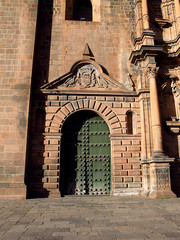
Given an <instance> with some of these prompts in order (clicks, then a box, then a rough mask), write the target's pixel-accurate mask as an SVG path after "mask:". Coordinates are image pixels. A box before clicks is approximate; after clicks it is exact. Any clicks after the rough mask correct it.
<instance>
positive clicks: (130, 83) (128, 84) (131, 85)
mask: <svg viewBox="0 0 180 240" xmlns="http://www.w3.org/2000/svg"><path fill="white" fill-rule="evenodd" d="M125 86H126V87H127V88H128V89H129V90H131V91H134V90H135V89H134V82H133V79H132V75H131V74H128V77H127V80H126V82H125Z"/></svg>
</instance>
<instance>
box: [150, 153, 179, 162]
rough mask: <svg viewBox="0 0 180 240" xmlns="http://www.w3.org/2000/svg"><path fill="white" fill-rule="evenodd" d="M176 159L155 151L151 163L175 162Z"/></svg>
mask: <svg viewBox="0 0 180 240" xmlns="http://www.w3.org/2000/svg"><path fill="white" fill-rule="evenodd" d="M173 161H174V158H169V157H168V156H167V155H166V154H165V153H164V152H163V151H154V152H153V154H152V157H151V161H150V162H173Z"/></svg>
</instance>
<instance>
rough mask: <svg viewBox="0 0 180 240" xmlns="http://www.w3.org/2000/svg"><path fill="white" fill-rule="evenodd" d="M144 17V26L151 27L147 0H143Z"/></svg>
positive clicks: (145, 27)
mask: <svg viewBox="0 0 180 240" xmlns="http://www.w3.org/2000/svg"><path fill="white" fill-rule="evenodd" d="M142 17H143V28H144V29H149V28H150V27H149V14H148V4H147V0H142Z"/></svg>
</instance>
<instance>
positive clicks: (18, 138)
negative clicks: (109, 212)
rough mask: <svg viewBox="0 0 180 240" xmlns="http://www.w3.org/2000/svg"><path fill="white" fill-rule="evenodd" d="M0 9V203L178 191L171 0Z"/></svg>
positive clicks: (179, 16) (177, 37)
mask: <svg viewBox="0 0 180 240" xmlns="http://www.w3.org/2000/svg"><path fill="white" fill-rule="evenodd" d="M0 12H1V15H0V16H1V17H0V19H1V46H2V47H1V49H0V55H1V60H0V62H1V65H0V71H1V90H0V91H1V105H0V143H1V145H0V151H1V155H0V163H1V164H0V197H1V198H37V197H60V196H66V195H113V196H133V195H140V196H145V197H151V198H167V197H176V196H179V195H180V80H179V79H180V60H179V56H180V3H179V0H151V1H150V0H123V1H122V0H53V1H47V0H39V1H38V0H27V1H13V3H12V2H11V1H9V0H6V1H3V0H1V1H0Z"/></svg>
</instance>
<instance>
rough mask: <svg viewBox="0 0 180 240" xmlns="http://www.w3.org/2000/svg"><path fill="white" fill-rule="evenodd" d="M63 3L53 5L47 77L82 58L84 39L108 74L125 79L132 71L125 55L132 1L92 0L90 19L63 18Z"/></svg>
mask: <svg viewBox="0 0 180 240" xmlns="http://www.w3.org/2000/svg"><path fill="white" fill-rule="evenodd" d="M95 2H96V4H95ZM65 3H66V1H65V0H57V1H55V2H54V6H53V9H54V10H53V13H54V14H53V21H52V34H51V46H50V52H51V55H50V65H49V76H47V78H48V81H52V80H54V79H55V78H57V77H59V76H61V75H63V74H65V73H67V72H68V71H70V68H71V66H72V65H73V64H74V63H75V62H76V61H78V60H80V59H82V54H83V51H84V47H85V44H86V43H88V44H89V46H90V48H91V50H92V52H93V54H94V56H95V59H96V61H97V62H98V63H99V64H101V65H102V66H103V67H105V68H106V69H107V71H108V72H109V74H110V76H111V77H112V78H114V79H117V81H119V82H122V83H125V81H126V80H127V77H128V74H129V73H131V74H132V72H133V70H132V66H131V65H130V63H129V61H128V59H129V56H130V52H131V51H132V48H133V44H132V41H131V33H132V31H133V29H134V14H133V9H134V1H133V0H124V1H113V0H110V1H107V0H100V1H92V4H93V7H94V4H95V8H96V9H97V11H96V19H94V20H93V21H92V22H90V21H72V20H65V9H66V4H65ZM99 6H100V7H99ZM98 15H99V17H98ZM40 67H41V68H43V66H40Z"/></svg>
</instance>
